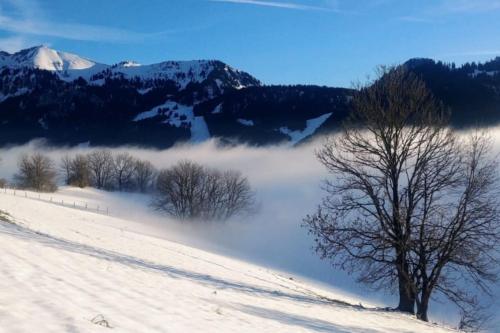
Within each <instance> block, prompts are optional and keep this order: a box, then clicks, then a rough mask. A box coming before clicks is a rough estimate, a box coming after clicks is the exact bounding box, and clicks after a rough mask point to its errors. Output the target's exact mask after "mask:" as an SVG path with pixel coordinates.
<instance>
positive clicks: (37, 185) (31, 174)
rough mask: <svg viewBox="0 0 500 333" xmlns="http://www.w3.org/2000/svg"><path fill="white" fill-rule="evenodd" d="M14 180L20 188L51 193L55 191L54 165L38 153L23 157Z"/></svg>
mask: <svg viewBox="0 0 500 333" xmlns="http://www.w3.org/2000/svg"><path fill="white" fill-rule="evenodd" d="M14 178H15V181H16V184H17V186H19V187H20V188H25V189H33V190H36V191H41V192H53V191H55V190H56V189H57V185H56V182H55V178H56V171H55V169H54V164H53V162H52V160H51V159H50V158H48V157H47V156H45V155H42V154H40V153H35V154H33V155H31V156H30V155H23V156H22V157H21V159H20V160H19V170H18V172H17V174H16V175H15V176H14Z"/></svg>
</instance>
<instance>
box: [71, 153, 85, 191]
mask: <svg viewBox="0 0 500 333" xmlns="http://www.w3.org/2000/svg"><path fill="white" fill-rule="evenodd" d="M69 184H70V185H73V186H78V187H80V188H84V187H87V186H89V185H90V168H89V162H88V158H87V156H85V155H80V154H79V155H76V156H75V158H73V159H72V160H70V177H69Z"/></svg>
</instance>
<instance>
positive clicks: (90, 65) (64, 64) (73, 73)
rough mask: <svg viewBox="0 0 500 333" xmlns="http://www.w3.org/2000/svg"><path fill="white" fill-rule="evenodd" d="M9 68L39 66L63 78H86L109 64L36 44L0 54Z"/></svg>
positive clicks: (1, 65)
mask: <svg viewBox="0 0 500 333" xmlns="http://www.w3.org/2000/svg"><path fill="white" fill-rule="evenodd" d="M4 66H5V67H9V68H23V67H27V68H37V69H41V70H47V71H54V72H56V73H58V74H59V76H60V77H61V78H62V79H66V80H74V79H76V78H78V77H80V76H81V77H83V78H85V79H88V78H90V77H91V76H92V75H94V74H96V73H98V72H100V71H102V70H104V69H106V68H107V67H109V66H107V65H104V64H99V63H97V62H94V61H92V60H89V59H85V58H82V57H80V56H78V55H76V54H72V53H67V52H61V51H56V50H53V49H50V48H48V47H47V46H43V45H42V46H36V47H33V48H29V49H26V50H22V51H19V52H17V53H14V54H12V55H10V54H8V53H2V54H1V55H0V67H4Z"/></svg>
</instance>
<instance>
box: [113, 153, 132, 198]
mask: <svg viewBox="0 0 500 333" xmlns="http://www.w3.org/2000/svg"><path fill="white" fill-rule="evenodd" d="M134 168H135V159H134V158H133V157H132V156H131V155H130V154H129V153H121V154H118V155H117V156H116V157H115V159H114V162H113V178H114V179H115V182H116V187H117V188H118V190H119V191H123V190H126V189H130V188H131V186H132V176H133V173H134Z"/></svg>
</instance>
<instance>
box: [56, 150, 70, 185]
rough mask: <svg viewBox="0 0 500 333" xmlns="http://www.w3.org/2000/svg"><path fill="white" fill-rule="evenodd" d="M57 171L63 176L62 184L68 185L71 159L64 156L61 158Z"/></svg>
mask: <svg viewBox="0 0 500 333" xmlns="http://www.w3.org/2000/svg"><path fill="white" fill-rule="evenodd" d="M59 169H60V170H61V173H62V174H63V180H64V184H66V185H69V183H70V178H71V157H70V156H69V155H68V154H66V155H64V156H63V157H62V158H61V163H60V164H59Z"/></svg>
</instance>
